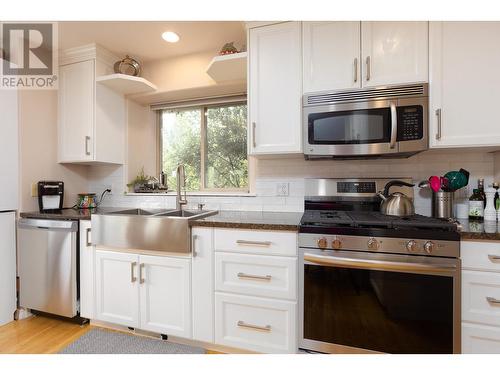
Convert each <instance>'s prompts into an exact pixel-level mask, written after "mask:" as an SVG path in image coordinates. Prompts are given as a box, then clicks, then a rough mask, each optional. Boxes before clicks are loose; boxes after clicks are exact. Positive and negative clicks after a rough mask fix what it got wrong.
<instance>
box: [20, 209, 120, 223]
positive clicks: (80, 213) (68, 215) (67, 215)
mask: <svg viewBox="0 0 500 375" xmlns="http://www.w3.org/2000/svg"><path fill="white" fill-rule="evenodd" d="M120 210H126V208H123V207H120V208H117V207H100V208H91V209H86V210H80V209H78V208H63V209H62V210H58V211H54V212H40V211H33V212H21V213H20V214H19V216H21V217H24V218H30V219H49V220H90V217H91V216H92V214H97V213H100V214H103V213H108V212H113V211H120Z"/></svg>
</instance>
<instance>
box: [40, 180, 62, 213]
mask: <svg viewBox="0 0 500 375" xmlns="http://www.w3.org/2000/svg"><path fill="white" fill-rule="evenodd" d="M63 202H64V182H62V181H39V182H38V206H39V208H40V212H53V211H57V210H61V209H62V208H63Z"/></svg>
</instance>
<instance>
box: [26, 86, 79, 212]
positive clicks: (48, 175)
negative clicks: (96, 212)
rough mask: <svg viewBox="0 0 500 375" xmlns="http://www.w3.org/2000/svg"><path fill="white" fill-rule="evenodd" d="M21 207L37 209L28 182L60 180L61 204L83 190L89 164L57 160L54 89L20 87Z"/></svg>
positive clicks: (72, 201) (71, 202)
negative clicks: (62, 194) (62, 162)
mask: <svg viewBox="0 0 500 375" xmlns="http://www.w3.org/2000/svg"><path fill="white" fill-rule="evenodd" d="M19 149H20V152H19V153H20V164H19V169H20V171H19V172H20V207H19V210H20V211H34V210H38V200H37V198H32V197H31V184H32V183H36V182H38V181H40V180H44V179H45V180H62V181H64V184H65V197H64V206H65V207H71V206H73V205H74V204H75V203H76V197H77V194H78V193H82V192H86V190H87V187H88V183H87V175H88V167H86V166H83V165H71V164H65V165H62V164H58V163H57V91H55V90H19Z"/></svg>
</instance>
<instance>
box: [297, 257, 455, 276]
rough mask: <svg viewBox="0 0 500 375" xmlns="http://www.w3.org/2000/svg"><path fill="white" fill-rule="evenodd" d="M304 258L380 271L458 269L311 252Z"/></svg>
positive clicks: (312, 261)
mask: <svg viewBox="0 0 500 375" xmlns="http://www.w3.org/2000/svg"><path fill="white" fill-rule="evenodd" d="M304 260H305V261H307V262H310V263H314V264H318V265H321V266H331V267H345V268H359V269H367V270H378V271H392V272H412V273H426V272H428V273H443V272H445V273H450V272H454V271H456V270H457V267H456V266H455V265H450V264H439V263H436V264H427V263H410V262H395V261H386V260H375V259H358V258H349V257H338V256H331V255H328V256H324V255H316V254H311V253H305V254H304Z"/></svg>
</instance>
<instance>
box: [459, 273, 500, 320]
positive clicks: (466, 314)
mask: <svg viewBox="0 0 500 375" xmlns="http://www.w3.org/2000/svg"><path fill="white" fill-rule="evenodd" d="M488 299H490V301H488ZM462 320H465V321H469V322H475V323H483V324H490V325H497V326H500V274H497V273H492V272H482V271H462Z"/></svg>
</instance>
